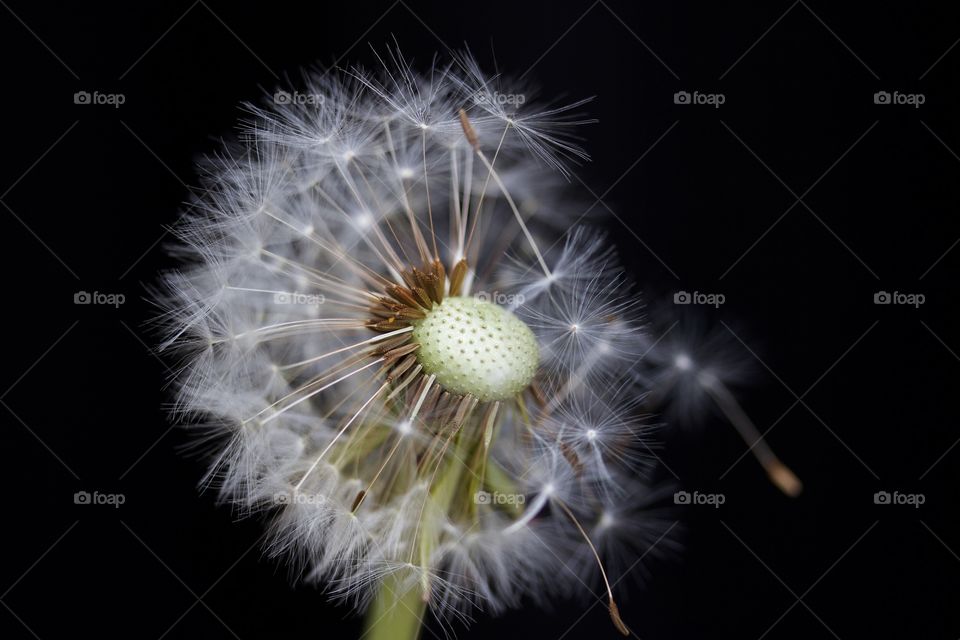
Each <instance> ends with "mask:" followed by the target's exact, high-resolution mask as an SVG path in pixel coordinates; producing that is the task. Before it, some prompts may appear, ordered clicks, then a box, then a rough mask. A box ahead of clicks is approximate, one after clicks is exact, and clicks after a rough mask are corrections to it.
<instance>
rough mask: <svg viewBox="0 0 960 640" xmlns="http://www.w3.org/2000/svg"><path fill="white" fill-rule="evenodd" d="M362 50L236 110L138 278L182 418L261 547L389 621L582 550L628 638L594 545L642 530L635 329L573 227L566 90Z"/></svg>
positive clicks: (525, 575)
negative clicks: (548, 97)
mask: <svg viewBox="0 0 960 640" xmlns="http://www.w3.org/2000/svg"><path fill="white" fill-rule="evenodd" d="M381 63H382V69H381V70H379V71H378V72H367V71H364V70H361V69H357V68H354V69H351V70H349V71H344V72H338V73H331V74H327V75H323V74H316V75H309V76H308V77H307V80H306V87H305V88H304V89H303V90H301V91H299V92H297V93H293V94H290V93H286V94H284V95H285V96H286V97H287V99H285V100H282V101H278V100H274V101H272V102H269V103H264V104H262V105H259V106H253V105H251V106H249V107H248V111H249V118H248V119H247V120H246V121H245V122H244V125H243V128H242V135H241V136H240V141H239V142H238V143H237V144H235V145H232V146H228V147H227V148H226V149H224V151H223V152H222V153H220V154H219V155H217V156H216V157H214V158H211V159H209V160H208V161H207V162H206V163H205V164H204V166H203V172H204V174H203V179H202V185H201V189H199V190H198V191H197V194H196V196H195V198H194V200H193V202H192V203H191V205H190V206H189V207H188V209H187V211H186V212H185V215H184V219H183V221H182V223H181V224H179V225H178V227H177V229H176V234H177V237H178V240H179V243H178V247H177V253H178V255H180V256H182V257H183V262H182V266H181V267H180V268H179V269H178V270H176V271H174V272H171V273H168V274H166V275H165V278H164V282H163V286H162V287H161V289H162V290H161V292H159V293H158V294H157V300H158V304H160V305H161V307H162V313H161V316H160V318H159V322H160V324H161V325H162V327H163V330H164V331H165V340H164V342H163V347H164V349H165V350H166V351H167V352H172V353H174V354H175V357H176V358H177V360H176V362H177V365H178V369H177V376H176V393H177V395H176V401H175V414H176V415H177V417H178V418H179V419H182V420H184V421H185V422H188V423H192V424H198V423H199V424H201V425H203V428H204V429H205V432H206V434H207V436H208V438H209V440H210V442H211V443H212V444H214V445H215V446H216V451H215V455H214V459H213V462H212V465H211V468H210V472H209V474H208V476H207V480H208V482H209V483H211V484H213V485H214V486H216V487H217V488H218V490H219V492H220V494H221V495H222V497H223V498H224V499H225V500H227V501H229V502H231V503H233V504H234V505H236V506H237V507H238V508H239V509H241V510H243V511H244V512H245V513H252V512H261V511H262V512H266V513H268V514H269V517H270V519H271V537H270V543H269V549H270V551H271V552H272V553H273V554H276V555H282V556H285V557H288V558H289V559H290V561H291V565H292V566H293V567H294V570H295V573H296V574H297V575H298V576H300V577H302V578H304V579H307V580H311V581H317V582H318V583H320V584H322V585H324V587H325V588H326V590H327V591H328V592H329V593H330V594H332V595H333V596H335V597H338V598H342V599H345V600H348V601H350V602H352V603H353V604H354V606H356V607H357V608H358V609H368V608H369V609H370V616H371V620H373V619H374V618H377V616H379V618H378V619H383V618H386V619H387V620H389V621H390V622H391V624H393V625H394V626H393V627H392V628H391V632H390V635H392V636H393V637H402V636H403V634H404V632H403V627H402V625H403V624H406V623H404V622H402V621H401V620H400V618H399V617H398V616H399V615H400V614H396V613H391V611H392V610H393V609H398V607H396V606H395V605H396V604H397V603H398V602H399V603H403V604H404V607H405V608H406V609H407V610H409V611H410V612H411V614H413V616H414V617H415V618H417V619H418V620H419V617H420V615H421V614H422V612H423V611H424V610H425V608H427V607H429V608H430V609H431V610H432V611H433V612H434V613H435V614H436V615H437V616H439V617H441V618H445V617H449V616H453V617H459V618H462V619H464V620H468V619H469V618H470V616H471V611H472V610H473V609H474V608H476V607H479V608H482V609H487V610H489V611H492V612H497V611H501V610H503V609H505V608H508V607H513V606H518V605H519V604H520V602H521V599H522V598H532V599H534V600H535V599H537V598H543V597H548V596H549V595H550V594H551V593H556V592H566V591H568V590H569V588H570V585H575V584H577V583H578V580H580V577H579V576H580V575H583V576H584V577H587V574H588V573H589V572H588V571H586V570H585V569H584V568H583V559H584V558H587V559H589V561H590V563H591V566H592V567H593V569H596V570H597V571H596V576H595V577H597V578H599V579H600V580H602V581H604V582H605V583H606V584H605V585H604V592H605V593H606V594H607V595H606V598H607V605H608V606H609V608H610V614H611V617H612V619H613V621H614V623H615V624H616V626H617V628H618V629H619V630H620V631H622V632H623V633H627V628H626V626H625V624H624V622H623V621H622V618H621V615H620V613H619V612H618V610H617V607H616V604H615V603H614V595H613V590H612V588H611V586H610V584H609V581H608V577H607V575H606V572H605V571H604V563H605V562H606V560H607V558H606V557H605V556H606V555H607V554H608V553H609V554H611V558H612V559H614V560H618V561H619V560H621V559H622V557H623V553H624V547H620V546H617V545H615V544H613V543H614V542H615V541H616V540H617V539H618V536H617V535H616V534H615V531H614V529H616V528H619V527H622V529H623V532H624V534H626V535H625V536H621V537H625V538H627V539H628V543H627V545H626V548H627V549H630V548H632V550H633V551H635V552H637V553H638V554H639V553H643V549H642V548H641V549H637V547H638V546H639V547H642V546H643V545H644V544H645V543H646V541H652V540H654V539H656V538H657V536H656V535H653V533H654V528H655V527H657V526H660V525H659V523H658V521H657V520H655V519H651V520H650V521H649V522H648V521H646V520H645V518H646V516H645V514H644V511H643V510H642V509H635V508H632V507H633V506H635V505H633V504H632V503H631V500H633V498H632V497H633V496H637V495H648V493H647V492H646V490H645V489H644V482H643V475H642V473H641V471H642V470H641V463H642V462H643V459H644V457H643V455H642V454H643V452H645V451H649V449H648V448H646V445H645V444H643V440H644V438H645V437H646V433H647V430H646V428H645V427H644V426H643V424H642V422H641V414H642V412H641V403H640V400H641V398H642V397H643V393H644V389H643V388H642V386H641V385H640V384H638V382H637V381H638V380H640V379H641V377H640V376H639V375H637V374H636V372H635V371H633V369H634V367H635V366H637V363H638V360H639V359H640V356H641V355H642V354H643V352H644V350H645V348H646V346H647V345H648V343H649V339H648V338H647V337H645V336H644V334H643V332H642V331H641V324H640V314H639V308H640V303H639V298H638V296H637V294H636V293H635V292H633V291H631V283H630V281H629V278H627V276H626V275H625V274H624V273H623V271H622V270H621V269H620V268H619V267H618V266H617V262H616V258H615V256H614V255H613V253H612V252H611V250H610V249H609V247H608V246H607V244H606V242H605V239H604V238H603V237H602V236H601V235H599V234H597V233H596V232H594V231H590V230H587V229H585V228H582V227H579V226H573V227H572V226H571V225H573V224H574V223H579V222H580V216H581V212H582V209H580V208H579V207H578V206H577V203H576V200H575V199H572V198H571V197H570V195H569V193H568V191H567V189H566V186H565V185H566V183H565V180H563V176H564V173H565V172H566V170H567V168H566V167H567V164H568V162H569V161H578V160H580V159H585V158H586V156H585V154H584V153H583V152H582V151H581V150H580V149H579V148H578V147H577V145H576V144H575V141H574V140H575V136H574V135H573V134H574V130H575V127H576V126H577V125H579V124H583V123H585V122H587V120H584V119H583V118H582V117H581V116H580V115H578V114H577V109H578V108H579V107H580V106H581V105H582V104H583V102H584V101H581V102H576V103H574V104H572V105H567V106H561V107H556V106H550V105H546V106H539V107H538V106H537V103H536V100H534V97H533V95H532V94H531V93H530V92H529V91H527V90H526V89H525V88H523V87H514V86H510V85H508V84H507V83H506V81H505V80H504V79H503V78H501V77H487V76H484V75H483V74H482V73H481V71H480V70H479V67H478V66H477V64H476V63H475V62H474V61H473V59H472V58H471V57H469V56H468V55H463V56H459V57H457V58H456V59H454V60H452V61H451V62H450V63H449V64H447V65H444V66H441V65H437V64H434V65H432V66H430V67H429V68H427V69H425V70H424V71H423V72H422V73H418V72H416V71H414V70H413V68H412V66H411V65H410V64H408V63H407V62H406V61H405V60H404V59H403V58H402V57H401V56H400V54H399V53H398V52H394V51H391V52H390V53H389V55H388V56H387V60H381ZM504 95H507V96H509V95H518V96H519V95H522V96H524V98H523V100H513V101H512V102H511V101H509V100H503V99H502V96H504ZM291 96H292V98H291ZM304 96H306V98H309V99H306V98H304V99H301V98H303V97H304ZM217 436H221V437H217ZM638 531H640V532H644V536H641V537H638V536H637V535H636V532H638ZM568 561H569V562H568ZM571 564H572V565H573V566H569V565H571ZM591 571H592V570H591ZM391 607H392V609H391ZM410 624H418V623H410ZM371 625H372V628H376V626H377V622H376V620H374V621H373V622H372V623H371ZM407 634H408V635H411V634H412V635H415V632H407ZM383 637H388V636H383Z"/></svg>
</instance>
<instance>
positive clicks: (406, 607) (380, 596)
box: [364, 577, 427, 640]
mask: <svg viewBox="0 0 960 640" xmlns="http://www.w3.org/2000/svg"><path fill="white" fill-rule="evenodd" d="M404 588H405V587H403V586H402V585H401V584H400V581H399V580H397V579H396V578H395V577H388V578H386V579H384V581H383V584H382V585H380V591H379V592H378V593H377V596H376V599H375V600H374V601H373V604H372V605H371V607H370V610H369V611H368V612H367V621H366V633H365V634H364V640H417V638H418V637H419V636H420V628H421V623H422V622H423V616H424V613H425V612H426V606H427V605H426V603H425V602H424V601H423V597H422V592H421V590H420V589H419V588H418V587H417V586H414V587H413V588H409V586H408V587H406V588H407V591H406V592H405V593H404Z"/></svg>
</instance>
